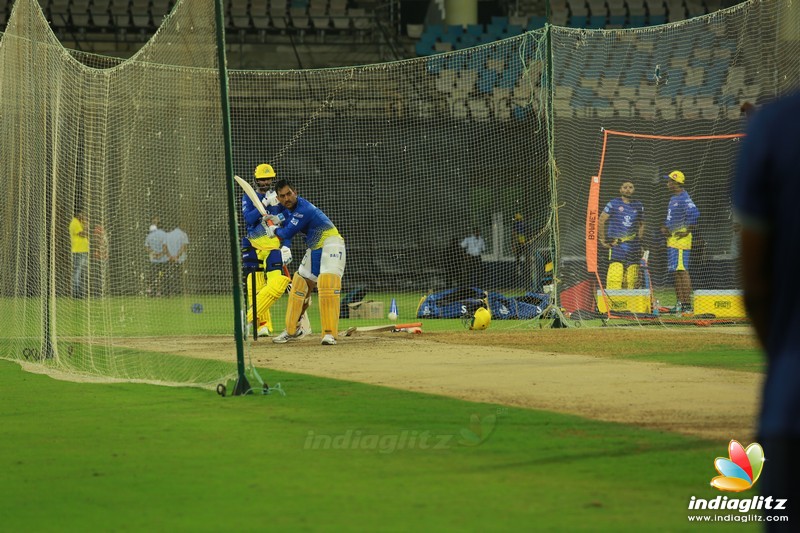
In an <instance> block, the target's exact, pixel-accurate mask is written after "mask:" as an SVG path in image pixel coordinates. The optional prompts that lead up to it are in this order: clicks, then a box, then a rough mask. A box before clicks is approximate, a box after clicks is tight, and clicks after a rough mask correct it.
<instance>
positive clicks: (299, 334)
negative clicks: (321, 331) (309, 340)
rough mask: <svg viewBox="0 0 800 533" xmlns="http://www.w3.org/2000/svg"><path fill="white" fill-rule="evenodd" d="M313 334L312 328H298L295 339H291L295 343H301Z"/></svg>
mask: <svg viewBox="0 0 800 533" xmlns="http://www.w3.org/2000/svg"><path fill="white" fill-rule="evenodd" d="M310 334H311V328H308V329H306V328H301V327H299V326H298V327H297V331H296V332H295V333H294V337H291V339H292V340H293V341H299V340H300V339H302V338H303V337H308V336H309V335H310Z"/></svg>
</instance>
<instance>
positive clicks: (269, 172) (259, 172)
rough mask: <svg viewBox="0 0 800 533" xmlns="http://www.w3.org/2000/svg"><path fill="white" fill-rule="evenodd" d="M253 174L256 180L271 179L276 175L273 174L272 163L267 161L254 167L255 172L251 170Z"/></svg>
mask: <svg viewBox="0 0 800 533" xmlns="http://www.w3.org/2000/svg"><path fill="white" fill-rule="evenodd" d="M253 176H254V177H255V178H256V179H257V180H265V179H272V178H274V177H276V176H277V174H275V170H274V169H273V168H272V165H270V164H268V163H261V164H260V165H258V166H257V167H256V170H255V172H253Z"/></svg>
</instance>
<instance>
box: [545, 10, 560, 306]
mask: <svg viewBox="0 0 800 533" xmlns="http://www.w3.org/2000/svg"><path fill="white" fill-rule="evenodd" d="M545 5H546V10H547V13H546V15H547V22H546V23H545V30H544V38H545V53H546V54H547V62H546V63H545V73H546V76H547V85H546V87H543V89H544V90H545V100H546V101H547V108H546V109H547V117H546V122H547V169H548V172H549V174H550V176H549V179H550V213H551V215H550V216H551V228H550V241H551V243H552V247H553V249H552V253H551V254H550V260H551V261H552V262H553V292H552V293H551V295H552V296H551V298H552V300H551V301H552V304H553V305H554V306H555V308H556V309H559V302H558V291H559V277H558V276H559V273H558V271H559V268H558V264H559V262H560V261H561V248H560V246H559V234H558V232H559V227H558V187H557V185H558V182H557V179H556V168H555V161H556V159H555V154H554V153H553V138H554V135H553V128H554V127H555V117H554V115H553V98H554V94H555V87H556V84H555V83H554V82H553V31H552V30H553V27H552V25H551V24H550V18H551V17H552V13H551V12H550V2H549V1H548V2H547V3H546V4H545Z"/></svg>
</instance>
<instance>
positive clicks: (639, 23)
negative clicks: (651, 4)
mask: <svg viewBox="0 0 800 533" xmlns="http://www.w3.org/2000/svg"><path fill="white" fill-rule="evenodd" d="M646 25H647V19H646V18H645V16H644V15H631V16H630V18H629V22H628V27H631V28H642V27H644V26H646Z"/></svg>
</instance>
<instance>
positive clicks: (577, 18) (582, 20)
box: [569, 15, 589, 28]
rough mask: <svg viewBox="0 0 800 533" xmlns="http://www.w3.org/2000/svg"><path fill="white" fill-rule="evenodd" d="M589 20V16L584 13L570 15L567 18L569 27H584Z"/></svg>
mask: <svg viewBox="0 0 800 533" xmlns="http://www.w3.org/2000/svg"><path fill="white" fill-rule="evenodd" d="M588 22H589V17H587V16H585V15H572V16H571V17H570V18H569V26H570V27H571V28H585V27H586V25H587V24H588Z"/></svg>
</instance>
